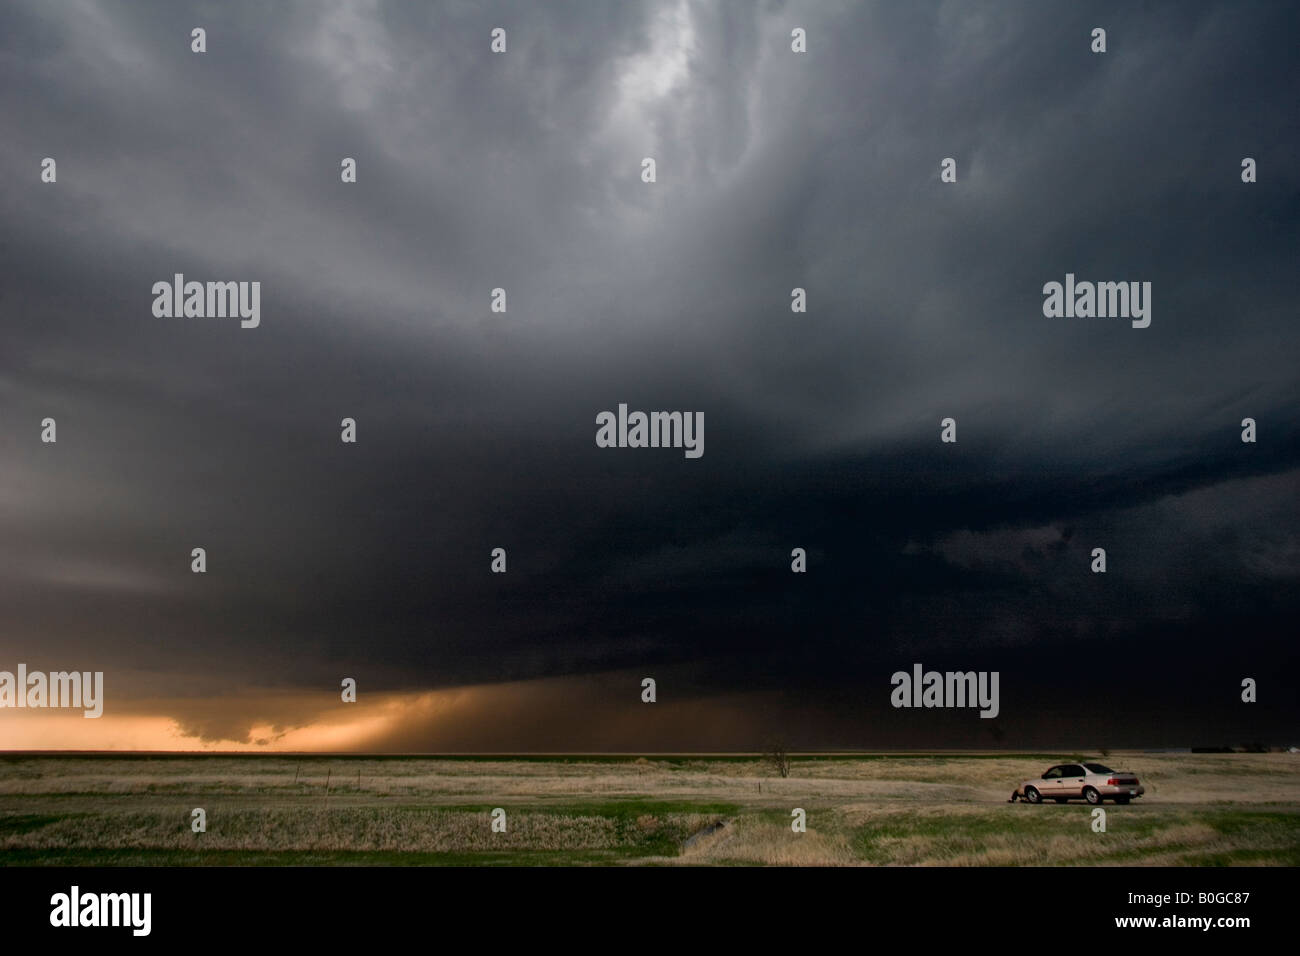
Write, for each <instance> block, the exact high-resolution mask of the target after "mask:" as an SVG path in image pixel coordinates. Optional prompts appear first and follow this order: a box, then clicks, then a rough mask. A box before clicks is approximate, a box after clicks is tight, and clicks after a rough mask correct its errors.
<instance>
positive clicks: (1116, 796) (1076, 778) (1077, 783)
mask: <svg viewBox="0 0 1300 956" xmlns="http://www.w3.org/2000/svg"><path fill="white" fill-rule="evenodd" d="M1144 793H1146V788H1145V787H1144V786H1142V784H1141V783H1139V782H1138V778H1137V775H1136V774H1133V773H1130V772H1129V771H1127V770H1111V769H1110V767H1107V766H1106V765H1105V764H1100V763H1062V764H1057V765H1056V766H1055V767H1048V768H1047V770H1046V771H1045V772H1044V773H1043V775H1042V776H1041V777H1036V778H1033V779H1030V780H1026V781H1024V782H1022V783H1021V784H1020V786H1018V787H1016V789H1015V791H1013V792H1012V794H1011V801H1010V802H1012V803H1015V802H1016V801H1017V800H1024V801H1026V802H1028V803H1042V802H1043V801H1044V800H1055V801H1056V802H1057V803H1065V801H1067V800H1077V799H1083V800H1087V801H1088V802H1089V803H1091V804H1098V803H1101V802H1102V801H1103V800H1114V801H1115V802H1116V803H1128V802H1129V801H1130V800H1132V799H1133V798H1134V797H1140V796H1142V794H1144Z"/></svg>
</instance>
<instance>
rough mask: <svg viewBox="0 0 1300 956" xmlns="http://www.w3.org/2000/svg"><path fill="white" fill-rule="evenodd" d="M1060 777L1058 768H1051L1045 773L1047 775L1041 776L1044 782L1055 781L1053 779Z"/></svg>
mask: <svg viewBox="0 0 1300 956" xmlns="http://www.w3.org/2000/svg"><path fill="white" fill-rule="evenodd" d="M1060 775H1061V768H1060V767H1053V768H1052V769H1051V770H1049V771H1047V773H1045V774H1043V779H1044V780H1055V779H1056V778H1057V777H1059V776H1060Z"/></svg>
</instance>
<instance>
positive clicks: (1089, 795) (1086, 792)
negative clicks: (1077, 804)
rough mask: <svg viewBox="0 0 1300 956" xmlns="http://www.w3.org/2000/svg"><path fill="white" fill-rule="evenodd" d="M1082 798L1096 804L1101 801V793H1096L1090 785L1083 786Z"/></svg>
mask: <svg viewBox="0 0 1300 956" xmlns="http://www.w3.org/2000/svg"><path fill="white" fill-rule="evenodd" d="M1083 799H1085V800H1087V801H1088V802H1089V803H1091V804H1092V805H1093V806H1096V805H1097V804H1099V803H1101V794H1100V793H1098V792H1097V791H1096V790H1094V789H1093V788H1092V787H1084V788H1083Z"/></svg>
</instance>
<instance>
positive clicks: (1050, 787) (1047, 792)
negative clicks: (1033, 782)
mask: <svg viewBox="0 0 1300 956" xmlns="http://www.w3.org/2000/svg"><path fill="white" fill-rule="evenodd" d="M1038 792H1039V793H1041V794H1042V795H1043V799H1044V800H1050V799H1052V797H1059V796H1060V795H1061V768H1060V767H1051V768H1049V769H1048V771H1047V773H1045V774H1043V778H1042V779H1041V780H1039V781H1038Z"/></svg>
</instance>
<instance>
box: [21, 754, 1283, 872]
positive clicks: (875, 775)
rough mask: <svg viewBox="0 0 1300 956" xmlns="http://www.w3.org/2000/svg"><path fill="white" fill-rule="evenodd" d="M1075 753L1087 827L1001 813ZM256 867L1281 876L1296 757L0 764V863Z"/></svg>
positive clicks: (1075, 812) (1064, 817) (1058, 815)
mask: <svg viewBox="0 0 1300 956" xmlns="http://www.w3.org/2000/svg"><path fill="white" fill-rule="evenodd" d="M1080 757H1089V758H1092V759H1102V760H1103V762H1105V763H1106V764H1108V765H1109V766H1112V767H1116V768H1117V769H1125V770H1133V771H1135V772H1136V773H1137V774H1138V776H1139V777H1140V778H1141V779H1142V782H1143V784H1144V785H1145V786H1146V791H1147V792H1146V795H1145V796H1144V797H1142V798H1141V799H1140V800H1138V801H1136V802H1134V803H1133V804H1131V805H1128V806H1116V805H1114V804H1110V803H1107V804H1106V805H1105V807H1104V809H1105V811H1106V815H1107V816H1106V830H1105V832H1104V833H1099V832H1095V831H1094V830H1093V826H1092V824H1093V816H1092V808H1091V807H1089V806H1087V805H1086V804H1084V803H1082V802H1077V801H1076V802H1072V803H1069V804H1064V805H1058V804H1054V803H1049V804H1043V805H1039V806H1030V805H1028V804H1024V803H1014V804H1013V803H1008V802H1007V798H1008V797H1009V796H1010V794H1011V791H1012V789H1013V787H1014V786H1015V784H1017V783H1018V782H1019V781H1021V780H1023V779H1025V778H1027V777H1031V776H1038V775H1039V774H1040V773H1041V772H1042V771H1043V770H1044V769H1046V768H1047V767H1048V766H1049V765H1050V764H1053V763H1059V762H1063V761H1065V760H1075V759H1078V758H1080ZM200 807H201V808H202V809H203V810H204V811H205V813H206V818H207V831H206V832H205V833H194V832H192V830H191V819H192V811H193V810H194V809H195V808H200ZM498 807H499V808H502V809H503V810H504V811H505V821H506V829H505V832H504V833H499V832H493V830H492V826H491V823H492V811H493V809H494V808H498ZM795 808H802V809H803V810H804V811H806V815H807V832H806V833H795V832H793V831H792V829H791V820H792V817H791V811H792V810H793V809H795ZM261 864H272V865H308V866H311V865H376V864H377V865H394V864H396V865H404V864H412V865H525V866H528V865H557V864H558V865H575V864H576V865H587V864H596V865H646V864H651V865H674V866H680V865H794V866H800V865H814V866H825V865H830V866H837V865H869V866H888V865H893V866H899V865H901V866H918V865H941V866H1026V865H1027V866H1107V865H1174V866H1222V865H1252V866H1258V865H1277V866H1296V865H1300V756H1297V755H1295V754H1280V753H1279V754H1147V753H1137V752H1133V753H1116V754H1112V755H1110V756H1108V757H1105V758H1098V757H1097V755H1092V754H1070V753H1061V754H1032V755H1030V754H987V755H955V754H932V755H896V754H880V755H872V754H855V755H819V756H813V755H802V756H800V755H797V756H795V757H793V759H792V766H791V772H790V776H789V777H786V778H782V777H780V776H779V775H778V774H777V773H776V772H775V770H774V767H773V765H772V764H770V763H767V762H765V761H764V760H763V759H761V758H760V757H758V756H756V755H748V756H745V755H739V756H717V757H707V756H683V757H665V756H648V757H631V756H629V757H586V756H574V757H520V758H511V757H364V756H363V757H350V756H328V757H326V756H296V755H295V756H269V755H268V756H251V757H246V756H237V755H236V756H210V755H203V756H199V755H195V756H189V755H165V756H164V755H152V756H117V755H113V756H108V755H103V756H101V755H94V756H71V755H69V756H35V755H4V756H0V865H8V866H14V865H27V866H30V865H67V866H86V865H110V866H125V865H218V866H220V865H261Z"/></svg>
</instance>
